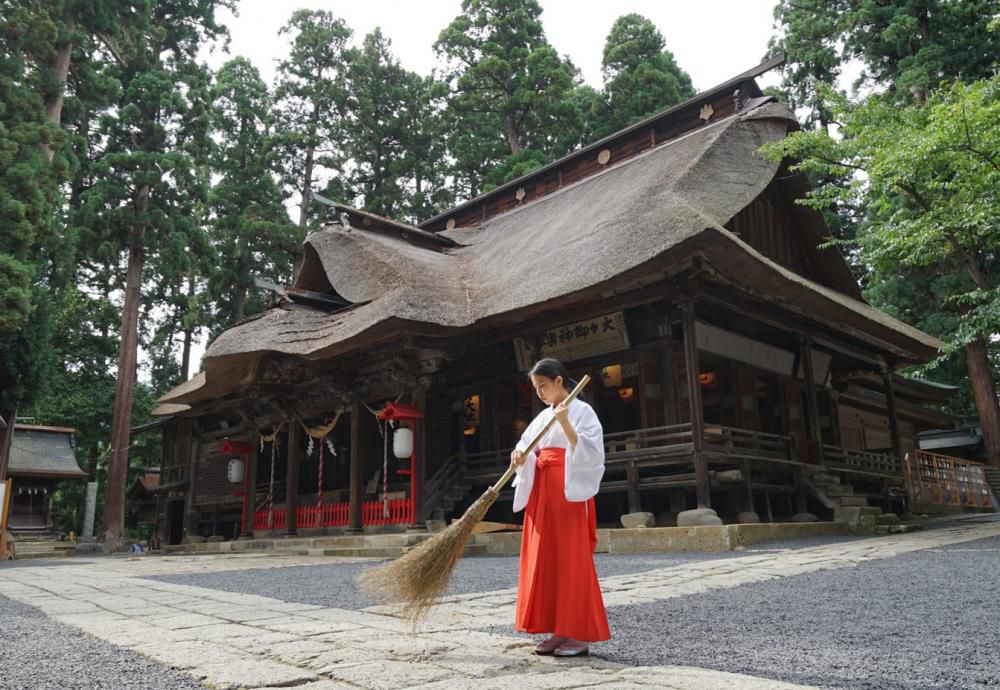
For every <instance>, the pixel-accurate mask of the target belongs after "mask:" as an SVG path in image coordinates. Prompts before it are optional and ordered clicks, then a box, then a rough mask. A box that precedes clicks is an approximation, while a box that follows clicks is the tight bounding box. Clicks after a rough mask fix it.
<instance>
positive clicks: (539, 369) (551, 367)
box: [528, 357, 576, 391]
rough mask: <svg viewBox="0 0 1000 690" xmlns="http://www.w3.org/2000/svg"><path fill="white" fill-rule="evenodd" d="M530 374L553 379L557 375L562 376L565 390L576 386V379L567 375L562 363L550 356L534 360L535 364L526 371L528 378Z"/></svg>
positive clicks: (570, 389)
mask: <svg viewBox="0 0 1000 690" xmlns="http://www.w3.org/2000/svg"><path fill="white" fill-rule="evenodd" d="M532 376H544V377H545V378H547V379H552V380H553V381H554V380H555V379H556V377H557V376H562V380H563V388H565V389H566V390H567V391H572V390H573V389H574V388H576V381H574V380H573V379H571V378H570V377H569V373H568V372H567V371H566V367H565V366H564V365H563V363H562V362H560V361H559V360H558V359H552V358H551V357H546V358H545V359H540V360H538V361H537V362H535V366H533V367H531V371H529V372H528V378H531V377H532Z"/></svg>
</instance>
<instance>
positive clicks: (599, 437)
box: [565, 400, 604, 501]
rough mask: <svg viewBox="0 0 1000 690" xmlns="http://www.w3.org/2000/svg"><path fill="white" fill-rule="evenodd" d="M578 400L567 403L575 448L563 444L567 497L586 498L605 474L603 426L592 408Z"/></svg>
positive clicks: (599, 485)
mask: <svg viewBox="0 0 1000 690" xmlns="http://www.w3.org/2000/svg"><path fill="white" fill-rule="evenodd" d="M578 402H579V404H573V405H571V407H570V409H571V414H570V423H572V424H573V429H574V430H575V431H576V436H577V441H576V448H569V447H567V448H566V482H565V489H566V500H567V501H586V500H587V499H589V498H591V497H593V496H595V495H596V494H597V492H598V490H599V489H600V488H601V479H602V478H603V477H604V429H603V428H602V427H601V421H600V420H599V419H598V418H597V413H595V412H594V408H592V407H591V406H590V405H588V404H587V403H585V402H583V401H582V400H581V401H578ZM573 408H577V409H578V410H579V412H577V410H574V409H573Z"/></svg>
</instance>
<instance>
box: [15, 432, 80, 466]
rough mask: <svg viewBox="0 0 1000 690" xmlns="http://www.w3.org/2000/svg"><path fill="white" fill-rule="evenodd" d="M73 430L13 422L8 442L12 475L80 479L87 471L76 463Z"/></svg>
mask: <svg viewBox="0 0 1000 690" xmlns="http://www.w3.org/2000/svg"><path fill="white" fill-rule="evenodd" d="M75 433H76V430H75V429H70V428H65V427H52V426H34V425H29V424H16V425H15V426H14V437H13V439H11V444H10V464H9V466H8V467H7V473H8V474H9V475H10V476H12V477H40V478H49V479H82V478H84V477H86V476H87V473H86V472H84V471H83V470H81V469H80V466H79V465H77V464H76V452H75V451H74V450H73V435H74V434H75Z"/></svg>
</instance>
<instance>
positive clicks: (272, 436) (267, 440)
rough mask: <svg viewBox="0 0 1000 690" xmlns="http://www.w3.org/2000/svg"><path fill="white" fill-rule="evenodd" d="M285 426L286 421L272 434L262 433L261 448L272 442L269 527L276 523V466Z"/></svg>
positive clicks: (268, 491) (268, 492) (268, 503)
mask: <svg viewBox="0 0 1000 690" xmlns="http://www.w3.org/2000/svg"><path fill="white" fill-rule="evenodd" d="M284 426H285V423H284V422H281V423H280V424H279V425H278V426H276V427H275V428H274V431H272V432H271V434H270V435H267V434H261V435H260V449H261V450H262V451H263V450H264V444H265V443H270V444H271V480H270V482H268V485H267V527H268V529H270V528H271V525H272V524H273V523H274V513H273V509H274V468H275V465H276V464H277V462H278V434H280V433H281V429H282V427H284Z"/></svg>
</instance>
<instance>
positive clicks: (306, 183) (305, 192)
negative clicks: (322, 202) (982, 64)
mask: <svg viewBox="0 0 1000 690" xmlns="http://www.w3.org/2000/svg"><path fill="white" fill-rule="evenodd" d="M315 155H316V147H315V146H309V148H308V149H306V170H305V174H304V175H303V179H302V205H301V206H299V227H300V228H304V227H305V226H306V222H307V221H308V220H309V203H310V202H311V201H312V176H313V158H314V156H315Z"/></svg>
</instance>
